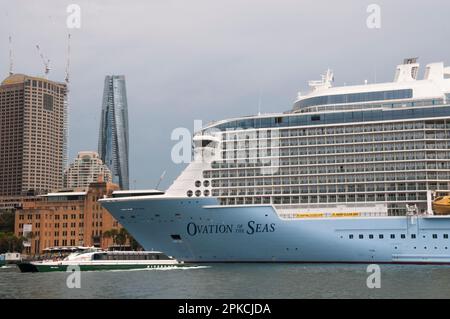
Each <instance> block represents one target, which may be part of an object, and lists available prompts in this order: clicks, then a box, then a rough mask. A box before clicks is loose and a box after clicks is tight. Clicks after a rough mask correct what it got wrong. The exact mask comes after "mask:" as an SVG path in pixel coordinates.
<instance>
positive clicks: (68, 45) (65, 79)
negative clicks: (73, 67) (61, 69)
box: [64, 33, 70, 86]
mask: <svg viewBox="0 0 450 319" xmlns="http://www.w3.org/2000/svg"><path fill="white" fill-rule="evenodd" d="M69 67H70V33H69V34H68V35H67V61H66V74H65V77H64V81H65V82H66V84H67V86H68V85H69V82H70V78H69Z"/></svg>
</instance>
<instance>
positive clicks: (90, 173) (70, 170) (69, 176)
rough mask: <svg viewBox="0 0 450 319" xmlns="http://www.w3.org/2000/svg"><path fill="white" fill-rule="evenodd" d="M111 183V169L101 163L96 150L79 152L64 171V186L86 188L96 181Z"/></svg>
mask: <svg viewBox="0 0 450 319" xmlns="http://www.w3.org/2000/svg"><path fill="white" fill-rule="evenodd" d="M99 180H100V181H104V182H108V183H111V182H112V177H111V171H110V170H109V168H108V167H107V166H106V165H105V164H103V162H102V160H101V159H100V157H99V155H98V153H97V152H91V151H83V152H79V153H78V156H77V158H76V159H75V160H74V162H73V163H71V164H70V165H69V167H67V168H66V170H65V171H64V188H87V187H88V186H89V184H91V183H93V182H96V181H99Z"/></svg>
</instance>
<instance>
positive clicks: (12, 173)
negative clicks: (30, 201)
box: [0, 74, 66, 196]
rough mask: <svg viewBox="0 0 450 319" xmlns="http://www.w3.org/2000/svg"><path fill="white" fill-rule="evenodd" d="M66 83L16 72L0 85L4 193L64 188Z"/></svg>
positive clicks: (0, 178)
mask: <svg viewBox="0 0 450 319" xmlns="http://www.w3.org/2000/svg"><path fill="white" fill-rule="evenodd" d="M65 96H66V85H65V84H64V83H59V82H54V81H50V80H47V79H43V78H39V77H32V76H28V75H23V74H13V75H10V76H9V77H8V78H6V79H5V80H4V81H3V82H2V83H1V85H0V196H17V195H26V194H37V193H45V192H48V191H52V190H55V189H58V188H61V186H62V180H63V161H64V148H65V147H64V140H65V139H64V116H65V115H64V114H65V113H64V112H65V108H66V105H65V103H64V100H65Z"/></svg>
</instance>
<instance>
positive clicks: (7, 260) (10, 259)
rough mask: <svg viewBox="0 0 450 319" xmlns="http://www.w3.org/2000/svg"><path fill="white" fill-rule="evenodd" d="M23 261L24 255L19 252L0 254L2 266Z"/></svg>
mask: <svg viewBox="0 0 450 319" xmlns="http://www.w3.org/2000/svg"><path fill="white" fill-rule="evenodd" d="M21 261H22V257H21V255H20V254H19V253H4V254H0V267H3V266H6V265H9V264H17V263H20V262H21Z"/></svg>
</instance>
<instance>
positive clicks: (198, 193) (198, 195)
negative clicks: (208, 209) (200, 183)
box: [195, 189, 202, 197]
mask: <svg viewBox="0 0 450 319" xmlns="http://www.w3.org/2000/svg"><path fill="white" fill-rule="evenodd" d="M201 194H202V192H201V191H200V190H199V189H197V190H196V191H195V196H197V197H200V195H201Z"/></svg>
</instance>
